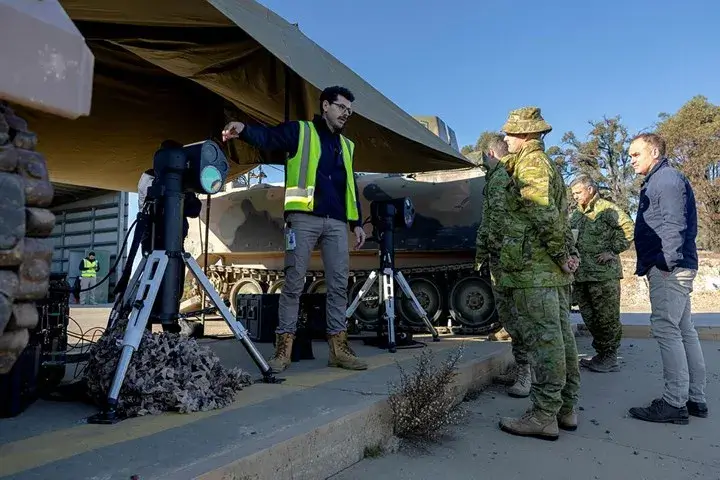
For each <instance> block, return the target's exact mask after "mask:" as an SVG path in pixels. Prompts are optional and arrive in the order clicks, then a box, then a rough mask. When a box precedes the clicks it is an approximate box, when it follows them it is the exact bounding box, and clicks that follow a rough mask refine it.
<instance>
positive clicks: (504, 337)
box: [488, 327, 512, 342]
mask: <svg viewBox="0 0 720 480" xmlns="http://www.w3.org/2000/svg"><path fill="white" fill-rule="evenodd" d="M488 340H490V341H491V342H505V341H510V340H512V337H511V336H510V334H509V333H508V332H507V330H505V327H503V328H501V329H500V330H499V331H497V332H495V333H492V334H490V335H488Z"/></svg>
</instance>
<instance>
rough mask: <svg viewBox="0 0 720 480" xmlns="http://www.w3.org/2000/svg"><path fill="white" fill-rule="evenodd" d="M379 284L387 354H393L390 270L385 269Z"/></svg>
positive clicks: (392, 309) (393, 307) (392, 282)
mask: <svg viewBox="0 0 720 480" xmlns="http://www.w3.org/2000/svg"><path fill="white" fill-rule="evenodd" d="M380 284H381V292H382V293H381V295H382V301H383V303H384V304H385V317H386V318H387V324H388V352H390V353H395V352H396V351H397V348H396V343H395V282H394V279H393V273H392V270H391V269H389V268H386V269H385V271H384V272H383V274H382V276H381V277H380Z"/></svg>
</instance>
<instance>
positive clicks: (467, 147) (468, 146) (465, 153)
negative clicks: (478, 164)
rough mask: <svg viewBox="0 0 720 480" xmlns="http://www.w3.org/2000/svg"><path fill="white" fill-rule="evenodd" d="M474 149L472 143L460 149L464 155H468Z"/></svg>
mask: <svg viewBox="0 0 720 480" xmlns="http://www.w3.org/2000/svg"><path fill="white" fill-rule="evenodd" d="M472 151H473V147H472V145H465V146H464V147H462V148H461V149H460V153H462V154H463V155H467V154H468V153H470V152H472Z"/></svg>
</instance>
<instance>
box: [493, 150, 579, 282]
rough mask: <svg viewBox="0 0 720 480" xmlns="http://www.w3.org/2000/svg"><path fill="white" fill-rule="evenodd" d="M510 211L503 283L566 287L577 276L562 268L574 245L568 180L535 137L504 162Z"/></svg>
mask: <svg viewBox="0 0 720 480" xmlns="http://www.w3.org/2000/svg"><path fill="white" fill-rule="evenodd" d="M506 167H507V171H508V173H509V174H510V183H509V184H508V188H507V190H506V200H507V209H508V216H507V222H506V224H505V227H506V228H505V235H504V237H503V243H502V248H501V250H500V268H501V269H502V272H503V277H502V279H501V282H500V285H501V286H503V287H509V288H529V287H555V286H567V285H570V284H571V283H572V281H573V276H572V275H569V274H567V273H565V272H563V271H562V269H561V268H560V265H563V264H565V262H566V261H567V260H568V259H569V257H570V254H571V253H572V251H573V250H574V248H573V243H574V242H573V239H572V233H571V231H570V225H569V223H568V201H567V192H566V191H565V184H564V182H563V179H562V176H561V175H560V172H559V171H558V169H557V167H555V165H554V164H553V163H552V161H551V160H550V158H549V157H548V156H547V155H546V154H545V151H544V145H543V142H542V141H540V140H532V141H530V142H528V143H527V144H526V145H525V146H524V147H523V148H522V150H521V151H520V152H518V153H517V154H515V155H512V156H511V157H510V158H509V159H508V161H507V163H506Z"/></svg>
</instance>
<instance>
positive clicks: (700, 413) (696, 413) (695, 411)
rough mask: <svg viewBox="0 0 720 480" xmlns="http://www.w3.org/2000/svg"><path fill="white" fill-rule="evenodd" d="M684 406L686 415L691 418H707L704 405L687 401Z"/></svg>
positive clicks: (706, 409) (705, 405)
mask: <svg viewBox="0 0 720 480" xmlns="http://www.w3.org/2000/svg"><path fill="white" fill-rule="evenodd" d="M685 406H686V407H687V411H688V413H689V414H690V415H692V416H693V417H700V418H707V416H708V408H707V404H705V403H698V402H692V401H688V402H687V403H686V404H685Z"/></svg>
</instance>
